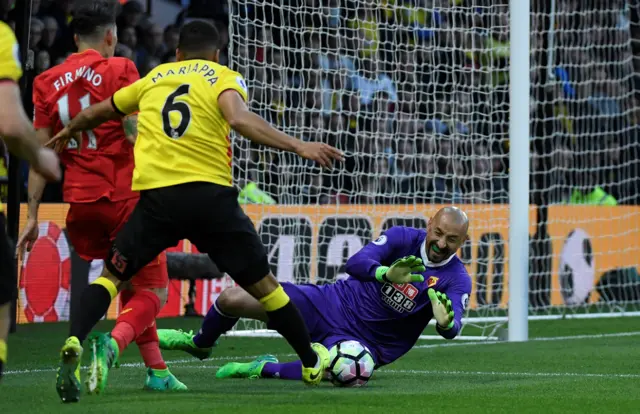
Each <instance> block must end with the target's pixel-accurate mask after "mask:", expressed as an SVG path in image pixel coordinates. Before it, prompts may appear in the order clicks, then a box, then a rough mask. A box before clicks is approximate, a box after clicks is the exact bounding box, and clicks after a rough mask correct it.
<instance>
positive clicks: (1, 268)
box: [0, 213, 18, 305]
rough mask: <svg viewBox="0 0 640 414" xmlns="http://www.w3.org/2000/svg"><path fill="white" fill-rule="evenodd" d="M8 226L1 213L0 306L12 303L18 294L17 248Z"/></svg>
mask: <svg viewBox="0 0 640 414" xmlns="http://www.w3.org/2000/svg"><path fill="white" fill-rule="evenodd" d="M6 224H7V223H6V221H5V218H4V214H2V213H0V305H4V304H5V303H8V302H11V301H12V300H14V299H15V298H16V294H17V293H18V273H17V272H16V259H15V247H14V246H13V243H12V242H11V241H10V240H9V237H7V228H6Z"/></svg>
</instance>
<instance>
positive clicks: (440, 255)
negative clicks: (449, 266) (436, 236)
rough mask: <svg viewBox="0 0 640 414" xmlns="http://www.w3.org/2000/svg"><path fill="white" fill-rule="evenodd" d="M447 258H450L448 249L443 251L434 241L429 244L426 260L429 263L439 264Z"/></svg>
mask: <svg viewBox="0 0 640 414" xmlns="http://www.w3.org/2000/svg"><path fill="white" fill-rule="evenodd" d="M434 248H435V249H434ZM449 256H451V252H449V249H447V248H446V247H445V248H444V249H441V248H439V247H438V242H436V241H434V242H431V243H429V246H428V250H427V258H428V259H429V261H430V262H433V263H440V262H441V261H443V260H445V259H446V258H447V257H449Z"/></svg>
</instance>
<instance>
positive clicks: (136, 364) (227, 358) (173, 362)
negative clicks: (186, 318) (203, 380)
mask: <svg viewBox="0 0 640 414" xmlns="http://www.w3.org/2000/svg"><path fill="white" fill-rule="evenodd" d="M627 336H640V331H634V332H619V333H610V334H593V335H573V336H557V337H541V338H530V339H529V341H532V342H533V341H572V340H580V339H603V338H616V337H627ZM509 343H510V342H502V341H497V342H488V341H480V342H449V343H440V344H431V345H417V346H414V347H413V349H431V348H444V347H459V346H473V345H497V344H509ZM259 356H261V355H238V356H220V357H211V358H209V359H208V360H207V361H211V362H214V361H235V360H238V359H253V358H257V357H259ZM277 356H281V357H286V358H288V357H294V356H295V354H277ZM165 362H167V363H168V364H170V365H180V366H186V367H193V368H197V367H202V368H208V367H211V368H213V367H214V366H211V365H202V364H201V365H189V364H193V362H194V358H188V359H184V358H183V359H173V360H165ZM203 364H206V363H203ZM120 367H126V368H141V367H144V364H142V363H139V362H133V363H131V362H129V363H124V364H120ZM86 368H87V367H83V370H86ZM55 371H56V369H55V368H33V369H19V370H9V371H5V372H4V374H5V375H26V374H38V373H43V372H55ZM382 372H395V373H413V372H414V371H410V370H405V371H403V370H383V371H382ZM419 372H422V373H425V374H429V373H432V374H434V373H442V374H445V373H447V372H451V373H456V372H457V373H460V374H467V375H482V374H481V373H479V372H477V373H473V372H466V371H459V372H458V371H415V373H419ZM486 374H487V375H530V376H595V377H599V376H602V377H611V378H614V377H619V378H623V377H624V378H640V374H639V375H635V374H618V375H616V374H577V373H575V374H572V373H531V372H530V373H511V372H508V373H503V372H496V373H494V374H491V373H486Z"/></svg>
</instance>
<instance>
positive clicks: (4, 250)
mask: <svg viewBox="0 0 640 414" xmlns="http://www.w3.org/2000/svg"><path fill="white" fill-rule="evenodd" d="M0 12H2V10H0ZM18 54H19V53H18V42H17V41H16V37H15V35H14V34H13V31H12V30H11V28H10V27H9V26H7V25H6V24H5V23H4V22H0V108H2V110H0V137H2V139H3V141H4V142H5V144H7V148H8V149H9V151H10V152H11V153H12V154H15V155H17V156H18V157H20V158H23V159H25V160H27V161H29V163H30V164H31V166H32V167H33V168H34V169H35V170H36V171H37V172H38V173H40V174H41V175H42V176H43V177H45V178H46V179H48V180H59V179H60V164H59V161H58V157H57V156H56V154H55V152H53V151H51V150H50V149H47V148H44V147H42V146H41V145H40V144H39V143H38V138H37V137H36V131H35V130H34V129H33V126H32V125H31V122H30V121H29V118H28V117H27V114H26V113H25V112H24V108H23V107H22V104H21V103H20V102H22V98H21V97H20V88H19V87H18V81H19V80H20V77H21V76H22V68H21V66H20V59H19V57H18ZM5 229H6V223H5V218H4V212H3V206H2V203H0V377H2V370H3V367H4V364H5V363H6V361H7V342H6V341H7V336H8V335H9V326H10V323H11V318H10V311H9V310H10V308H11V301H12V300H13V299H14V298H15V295H16V291H17V287H18V286H17V285H18V283H17V280H16V279H17V278H16V276H17V273H16V268H15V257H14V253H13V247H12V244H11V243H10V242H9V239H8V238H7V234H6V230H5Z"/></svg>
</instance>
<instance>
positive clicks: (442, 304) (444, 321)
mask: <svg viewBox="0 0 640 414" xmlns="http://www.w3.org/2000/svg"><path fill="white" fill-rule="evenodd" d="M427 294H428V295H429V300H431V307H432V308H433V317H434V318H436V321H437V322H438V326H439V327H440V329H451V328H453V324H454V320H453V317H454V316H455V314H454V312H453V306H452V305H451V299H449V298H448V297H447V294H446V293H442V292H437V291H435V290H434V289H429V290H428V291H427Z"/></svg>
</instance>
